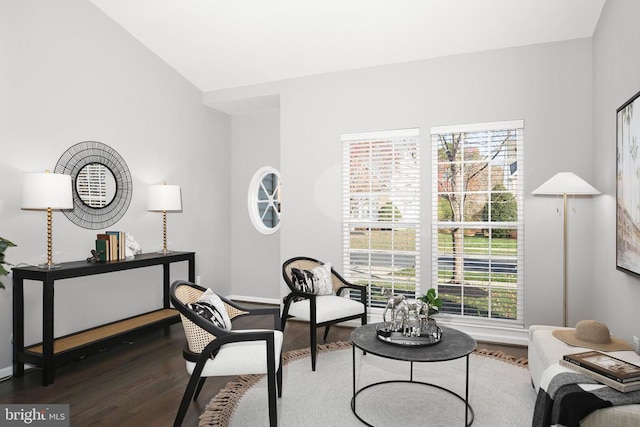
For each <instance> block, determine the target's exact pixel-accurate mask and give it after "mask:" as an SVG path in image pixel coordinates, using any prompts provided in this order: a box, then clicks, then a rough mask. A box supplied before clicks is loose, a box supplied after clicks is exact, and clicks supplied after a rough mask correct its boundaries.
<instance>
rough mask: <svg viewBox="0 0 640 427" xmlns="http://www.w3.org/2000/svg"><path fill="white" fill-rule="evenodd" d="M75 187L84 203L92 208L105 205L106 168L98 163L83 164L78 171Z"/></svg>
mask: <svg viewBox="0 0 640 427" xmlns="http://www.w3.org/2000/svg"><path fill="white" fill-rule="evenodd" d="M76 189H77V191H78V196H79V197H80V198H81V199H82V202H83V203H84V204H85V205H87V206H90V207H92V208H103V207H105V206H107V204H109V200H107V168H106V167H105V166H104V165H101V164H99V163H89V164H88V165H86V166H84V167H83V168H82V169H80V171H79V172H78V176H77V178H76Z"/></svg>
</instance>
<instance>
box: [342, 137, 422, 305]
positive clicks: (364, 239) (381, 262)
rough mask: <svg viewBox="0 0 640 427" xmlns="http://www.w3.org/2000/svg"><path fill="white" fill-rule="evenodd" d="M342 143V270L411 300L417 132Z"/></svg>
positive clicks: (374, 290)
mask: <svg viewBox="0 0 640 427" xmlns="http://www.w3.org/2000/svg"><path fill="white" fill-rule="evenodd" d="M342 143H343V244H344V247H343V271H344V274H345V278H347V280H349V281H351V282H353V283H358V284H364V285H366V286H367V287H368V293H369V298H370V301H369V305H370V307H382V306H384V304H385V303H386V299H385V298H384V297H383V296H382V290H383V289H384V288H390V289H391V290H392V291H393V292H394V293H396V294H406V295H408V296H410V297H411V298H415V296H416V293H417V292H419V283H420V150H419V148H420V147H419V132H418V129H406V130H396V131H386V132H371V133H362V134H349V135H343V136H342Z"/></svg>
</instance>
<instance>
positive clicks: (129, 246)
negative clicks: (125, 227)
mask: <svg viewBox="0 0 640 427" xmlns="http://www.w3.org/2000/svg"><path fill="white" fill-rule="evenodd" d="M126 236H127V240H126V248H125V256H126V257H127V258H133V257H134V256H136V255H139V254H141V253H142V247H140V244H139V243H138V242H136V239H135V238H134V237H133V234H131V233H127V234H126Z"/></svg>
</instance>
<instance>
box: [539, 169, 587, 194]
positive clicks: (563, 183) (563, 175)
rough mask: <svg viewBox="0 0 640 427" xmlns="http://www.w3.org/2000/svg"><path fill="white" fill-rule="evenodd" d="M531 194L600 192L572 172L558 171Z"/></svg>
mask: <svg viewBox="0 0 640 427" xmlns="http://www.w3.org/2000/svg"><path fill="white" fill-rule="evenodd" d="M532 194H541V195H555V194H559V195H563V194H572V195H585V196H587V195H594V194H600V192H599V191H598V190H596V189H595V188H593V187H592V186H591V184H589V183H588V182H586V181H585V180H584V179H582V178H580V177H579V176H578V175H576V174H575V173H573V172H558V173H557V174H555V175H554V176H552V177H551V178H549V179H548V180H547V181H546V182H545V183H544V184H542V185H541V186H540V187H538V188H536V189H535V190H533V192H532Z"/></svg>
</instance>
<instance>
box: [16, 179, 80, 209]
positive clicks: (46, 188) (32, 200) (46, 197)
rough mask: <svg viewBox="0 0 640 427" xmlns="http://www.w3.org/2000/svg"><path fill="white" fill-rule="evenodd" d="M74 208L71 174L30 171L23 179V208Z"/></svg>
mask: <svg viewBox="0 0 640 427" xmlns="http://www.w3.org/2000/svg"><path fill="white" fill-rule="evenodd" d="M48 208H51V209H73V195H72V189H71V175H65V174H61V173H48V172H42V173H28V174H25V175H24V179H23V180H22V209H48Z"/></svg>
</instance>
